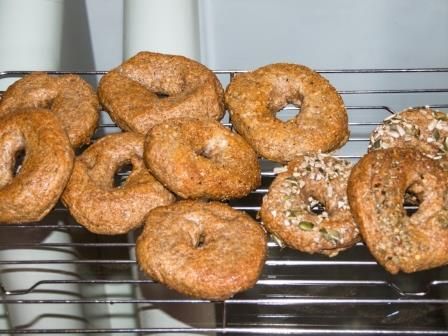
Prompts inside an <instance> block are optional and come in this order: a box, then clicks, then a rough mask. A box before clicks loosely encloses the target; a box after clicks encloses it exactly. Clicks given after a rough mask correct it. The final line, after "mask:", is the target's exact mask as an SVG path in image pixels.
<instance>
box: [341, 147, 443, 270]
mask: <svg viewBox="0 0 448 336" xmlns="http://www.w3.org/2000/svg"><path fill="white" fill-rule="evenodd" d="M405 192H412V193H414V194H415V195H416V196H417V198H418V200H419V201H420V204H419V206H418V210H417V211H416V212H415V213H414V214H412V215H408V214H407V213H406V211H405V209H404V207H403V203H404V195H405ZM348 199H349V203H350V207H351V209H352V212H353V216H354V217H355V220H356V221H357V223H358V224H359V226H360V230H361V234H362V236H363V238H364V241H365V242H366V244H367V246H368V247H369V249H370V251H371V252H372V254H373V255H374V257H375V258H376V259H377V260H378V262H379V263H380V264H381V265H383V266H384V267H385V268H386V270H388V271H389V272H391V273H397V272H399V271H403V272H407V273H409V272H415V271H419V270H424V269H428V268H433V267H437V266H441V265H444V264H446V263H447V262H448V175H447V173H446V172H444V171H443V169H442V168H441V167H440V166H439V165H438V164H437V162H436V161H435V160H432V159H429V158H427V157H426V156H424V155H423V154H422V153H421V152H419V151H416V150H413V149H411V148H397V147H394V148H390V149H379V150H377V151H372V152H370V153H368V154H367V155H365V156H364V157H363V158H362V159H361V160H360V161H359V162H358V163H357V164H356V165H355V167H354V168H353V170H352V173H351V175H350V178H349V183H348Z"/></svg>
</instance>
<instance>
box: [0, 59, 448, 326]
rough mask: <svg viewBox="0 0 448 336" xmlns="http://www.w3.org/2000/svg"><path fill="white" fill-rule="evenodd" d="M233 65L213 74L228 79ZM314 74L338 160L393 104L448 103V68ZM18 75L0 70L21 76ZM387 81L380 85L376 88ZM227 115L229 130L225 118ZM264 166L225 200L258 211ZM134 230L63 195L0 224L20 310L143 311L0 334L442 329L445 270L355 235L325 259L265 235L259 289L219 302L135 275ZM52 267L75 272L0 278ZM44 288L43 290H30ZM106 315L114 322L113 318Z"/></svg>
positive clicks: (12, 294)
mask: <svg viewBox="0 0 448 336" xmlns="http://www.w3.org/2000/svg"><path fill="white" fill-rule="evenodd" d="M238 72H240V71H215V73H216V74H217V75H218V76H219V77H220V79H221V80H222V82H223V84H224V85H225V84H226V83H228V81H229V80H230V79H231V77H232V76H233V75H235V74H236V73H238ZM320 72H321V73H322V74H324V75H325V76H327V77H328V78H329V79H330V80H331V81H332V82H333V83H335V86H336V87H338V88H343V90H341V91H340V93H341V94H342V95H343V97H344V100H345V102H346V105H347V108H348V111H349V119H350V128H351V134H352V135H351V138H350V140H349V143H348V144H347V145H346V146H345V147H344V148H342V149H341V150H339V151H338V152H337V153H335V154H336V155H337V156H339V157H343V158H347V159H350V160H353V161H356V160H357V159H358V158H359V157H360V156H361V155H362V154H363V153H364V152H365V149H366V146H367V141H368V134H369V133H370V131H371V130H372V129H373V127H375V125H378V124H379V123H380V122H381V120H382V119H383V118H384V117H385V116H387V115H388V114H390V113H393V112H396V111H399V110H401V109H402V108H404V107H406V106H411V105H414V106H417V105H429V106H430V107H434V108H438V109H442V110H447V109H448V104H447V102H448V68H420V69H354V70H353V69H346V70H321V71H320ZM26 73H28V72H0V79H3V78H9V77H20V76H23V75H24V74H26ZM50 73H53V74H65V73H77V74H80V75H82V76H85V77H86V78H90V79H91V80H92V79H93V80H94V78H95V77H96V76H100V75H102V74H104V72H103V71H98V72H96V71H95V72H92V71H91V72H61V71H52V72H50ZM360 83H362V87H361V88H360ZM385 83H386V84H387V85H388V87H387V88H384V85H386V84H385ZM295 113H297V108H296V107H287V108H285V110H284V111H282V112H280V114H279V115H280V117H285V118H287V117H288V116H289V115H291V114H295ZM103 117H104V116H103ZM227 120H228V119H227ZM224 123H225V124H226V125H227V126H229V127H231V123H230V122H228V121H224ZM109 131H111V132H116V131H119V130H118V129H117V128H116V126H115V125H114V124H113V123H112V122H110V121H109V120H107V118H105V117H104V118H103V122H102V124H101V125H100V127H99V129H98V136H101V135H102V134H104V133H107V132H109ZM261 163H262V167H263V173H262V185H261V186H260V188H258V189H257V190H255V191H254V192H252V193H251V194H250V195H249V196H247V197H246V198H244V199H241V200H233V201H230V202H229V203H230V204H231V205H232V206H233V207H235V208H237V209H240V210H244V211H247V212H248V213H249V214H250V215H251V216H253V217H254V218H256V214H257V211H258V210H259V206H260V203H261V199H262V197H263V195H264V194H265V193H266V192H267V189H268V187H269V185H270V183H271V182H272V180H273V178H274V177H275V174H274V172H273V169H274V168H275V167H277V166H278V165H277V164H275V163H272V162H269V161H266V160H262V162H261ZM54 233H58V234H63V235H65V236H69V237H70V239H69V240H66V239H65V238H64V239H61V240H60V241H58V239H56V240H52V241H51V242H48V241H47V240H46V237H48V236H49V235H51V234H54ZM137 234H138V232H137V233H134V234H131V235H128V236H126V235H123V236H116V237H106V236H97V235H93V234H91V233H88V232H87V231H86V230H85V229H83V228H82V227H81V226H79V225H78V224H77V223H75V222H74V221H73V220H72V219H71V218H70V216H69V214H68V212H67V211H66V209H65V208H64V207H63V206H62V205H60V204H59V205H57V206H56V208H55V209H54V211H53V212H52V213H51V214H50V215H49V216H48V217H47V218H46V220H44V221H43V222H41V223H36V224H28V225H23V224H17V225H3V226H0V252H1V251H6V250H13V251H15V250H17V251H20V253H17V257H13V258H2V259H0V270H1V271H0V280H1V281H2V282H1V288H0V289H1V290H2V291H3V293H2V294H3V295H2V300H1V301H0V302H1V303H4V304H5V305H6V306H7V307H11V306H13V307H18V309H19V310H18V311H21V309H23V311H26V309H27V308H28V307H31V306H33V307H34V306H38V307H40V306H41V307H42V311H43V314H44V311H45V307H48V305H51V306H54V305H60V306H61V309H63V307H66V306H67V305H75V304H77V305H80V306H82V307H83V309H84V310H87V311H88V310H90V311H91V310H92V309H93V310H94V309H98V310H101V309H103V308H104V307H111V306H114V307H117V306H120V305H126V306H129V305H131V306H133V307H134V308H135V312H136V316H137V315H138V316H140V321H139V322H136V324H135V325H134V326H133V327H127V326H120V325H116V323H115V324H114V323H111V324H110V327H103V326H100V327H98V324H96V322H95V321H94V320H93V319H90V318H89V315H88V314H84V317H83V318H82V321H81V322H82V325H83V327H82V328H71V329H64V328H54V329H52V326H49V327H35V326H34V325H33V324H30V325H26V326H21V327H20V328H12V329H3V330H0V334H2V335H3V334H64V333H67V334H68V333H69V334H86V335H90V334H129V335H136V334H150V333H197V334H221V333H227V334H269V335H274V334H312V335H327V334H344V335H347V334H353V335H355V334H356V335H357V334H363V335H370V334H371V335H374V334H386V335H390V334H393V335H403V334H413V335H422V334H425V335H439V334H446V335H448V267H443V268H438V269H434V270H429V271H425V272H419V273H416V274H411V275H404V274H400V275H396V276H392V275H390V274H388V273H387V272H385V271H384V270H383V269H382V268H381V267H379V266H378V265H377V264H376V262H375V261H374V259H373V258H372V257H371V255H370V253H369V252H368V250H367V249H366V247H365V246H364V245H363V244H362V243H359V244H357V245H356V246H355V247H353V248H352V249H350V250H348V251H345V252H343V253H341V254H340V255H339V256H337V257H335V258H331V259H329V258H327V257H323V256H318V255H308V254H304V253H299V252H297V251H293V250H291V249H288V248H284V249H281V248H279V246H277V245H276V244H275V243H274V242H273V241H271V242H269V254H268V260H267V261H266V265H265V267H264V271H263V274H262V276H261V278H260V280H259V281H258V283H257V285H256V287H254V288H253V289H251V290H248V291H246V292H244V293H240V294H238V295H236V296H235V297H234V298H232V299H229V300H226V301H225V302H209V301H205V300H196V299H191V298H187V297H183V296H181V295H179V294H177V293H175V292H171V291H169V290H167V289H165V288H164V287H163V286H161V285H160V284H158V283H155V282H153V281H151V280H150V279H147V278H146V277H145V276H144V275H142V274H140V273H139V271H138V268H137V265H136V262H135V256H134V250H133V248H134V241H135V236H136V235H137ZM65 236H64V237H65ZM23 251H25V253H22V252H23ZM27 251H28V252H27ZM45 251H64V252H66V253H67V254H68V255H69V256H70V257H64V258H57V259H46V258H45V257H42V255H45V254H40V253H39V252H45ZM49 265H53V266H54V265H56V267H63V266H67V265H70V266H71V267H72V269H74V270H75V271H76V272H75V273H76V274H73V277H72V278H70V279H62V280H61V279H60V278H59V277H58V276H54V277H53V276H52V275H51V272H50V273H49V275H48V277H47V278H45V279H41V280H38V281H35V282H32V281H31V282H30V281H29V282H28V283H29V285H27V286H26V287H24V288H16V287H15V286H14V284H11V283H7V281H5V280H4V279H5V277H4V275H5V274H6V273H7V272H11V270H12V271H14V272H20V271H23V270H29V269H33V268H45V267H48V266H49ZM123 285H126V286H128V287H130V288H131V290H132V293H133V296H132V297H124V298H123V297H121V296H119V295H114V294H107V293H106V294H104V295H101V294H98V291H96V292H95V288H96V287H98V288H100V287H101V286H109V288H112V287H114V286H117V287H119V286H123ZM70 286H77V287H78V288H81V290H80V292H79V293H77V294H76V295H72V296H69V297H68V298H67V297H64V298H62V299H61V298H59V296H58V295H57V294H58V293H61V292H64V291H69V290H70V288H72V287H70ZM101 288H103V287H101ZM100 292H101V291H100ZM42 293H43V294H44V295H41V296H38V295H37V294H42ZM92 293H95V294H92ZM22 307H23V308H22ZM198 307H200V308H201V309H203V311H205V312H211V315H212V316H211V317H210V316H208V318H207V319H205V318H204V319H202V318H197V317H191V316H190V315H191V314H184V313H185V312H188V311H191V310H195V309H198ZM153 308H157V309H160V310H163V311H167V312H171V311H177V312H178V314H177V315H176V319H178V320H179V321H181V322H182V323H183V325H182V326H180V327H179V326H178V325H176V326H174V325H173V326H158V325H155V326H151V325H149V326H148V325H146V324H145V321H144V317H143V321H142V316H144V315H141V314H142V312H144V311H145V310H149V309H153ZM8 309H9V308H8ZM179 312H180V314H179ZM105 318H106V319H109V320H112V319H114V318H115V317H114V316H112V315H110V316H106V317H105ZM138 320H139V319H137V321H138Z"/></svg>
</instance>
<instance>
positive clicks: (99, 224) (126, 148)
mask: <svg viewBox="0 0 448 336" xmlns="http://www.w3.org/2000/svg"><path fill="white" fill-rule="evenodd" d="M143 143H144V137H143V136H142V135H140V134H136V133H118V134H112V135H107V136H105V137H103V138H101V139H100V140H99V141H97V142H96V143H95V144H93V145H92V146H90V147H89V148H87V149H86V150H85V151H84V152H83V154H82V155H80V156H79V157H77V158H76V161H75V165H74V168H73V174H72V176H71V178H70V181H69V182H68V184H67V187H66V189H65V191H64V194H63V196H62V201H63V202H64V204H65V205H66V206H67V208H68V209H69V211H70V213H71V214H72V215H73V217H74V218H75V219H76V221H77V222H78V223H80V224H81V225H83V226H84V227H86V228H87V229H88V230H89V231H91V232H94V233H99V234H109V235H112V234H121V233H126V232H129V231H130V230H132V229H134V228H136V227H138V226H140V225H141V224H142V223H143V221H144V219H145V218H146V215H147V214H148V212H149V211H150V210H151V209H153V208H155V207H157V206H161V205H166V204H170V203H172V202H174V200H175V198H174V196H173V195H172V194H171V193H170V192H169V191H167V190H166V189H165V188H164V187H163V186H162V185H161V184H160V183H159V182H158V181H157V180H156V179H155V178H154V177H152V176H151V174H149V172H148V171H147V169H146V167H145V165H144V163H143V159H142V156H143ZM126 164H131V165H132V171H131V173H130V175H129V177H128V178H127V180H126V181H125V182H124V183H123V184H122V185H121V186H119V187H114V175H115V173H116V172H117V170H118V169H119V168H120V167H122V166H124V165H126Z"/></svg>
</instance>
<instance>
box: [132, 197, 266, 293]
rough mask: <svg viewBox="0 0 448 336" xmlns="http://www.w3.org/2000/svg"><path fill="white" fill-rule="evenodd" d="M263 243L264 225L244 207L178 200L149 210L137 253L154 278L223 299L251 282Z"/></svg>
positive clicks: (185, 290) (260, 261)
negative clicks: (245, 210)
mask: <svg viewBox="0 0 448 336" xmlns="http://www.w3.org/2000/svg"><path fill="white" fill-rule="evenodd" d="M266 243H267V241H266V235H265V233H264V231H263V229H262V228H261V227H260V225H258V223H257V222H255V221H254V220H253V219H252V218H251V217H249V215H247V214H245V213H244V212H240V211H237V210H234V209H232V208H231V207H229V206H228V205H226V204H222V203H218V202H210V203H203V202H199V201H180V202H178V203H175V204H172V205H168V206H164V207H159V208H157V209H154V210H152V211H151V212H150V213H149V215H148V218H147V220H146V224H145V226H144V229H143V233H142V234H141V235H140V236H139V237H138V239H137V244H136V255H137V262H138V264H139V266H140V268H141V269H143V271H145V272H146V273H147V274H148V275H149V276H150V277H151V278H153V279H154V280H156V281H159V282H161V283H163V284H165V285H167V286H168V287H170V288H172V289H175V290H176V291H179V292H181V293H183V294H186V295H189V296H193V297H198V298H202V299H210V300H224V299H226V298H229V297H231V296H233V295H234V294H235V293H237V292H240V291H243V290H246V289H249V288H251V287H252V286H254V285H255V283H256V281H257V280H258V277H259V276H260V273H261V270H262V268H263V266H264V261H265V258H266V250H267V248H266V246H267V244H266Z"/></svg>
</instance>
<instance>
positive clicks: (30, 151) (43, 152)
mask: <svg viewBox="0 0 448 336" xmlns="http://www.w3.org/2000/svg"><path fill="white" fill-rule="evenodd" d="M0 147H1V148H2V150H1V155H0V222H1V223H26V222H36V221H39V220H41V219H42V218H43V217H44V216H45V215H47V214H48V213H49V212H50V210H51V209H52V208H53V207H54V205H55V204H56V202H57V201H58V199H59V196H60V195H61V193H62V191H63V190H64V187H65V185H66V183H67V181H68V179H69V177H70V173H71V171H72V167H73V159H74V154H73V150H72V148H71V147H70V143H69V140H68V138H67V135H66V134H65V132H64V130H63V129H62V126H61V124H60V122H59V120H58V119H57V118H56V116H54V115H53V114H52V113H50V112H49V111H48V110H43V109H36V108H35V109H26V110H22V111H20V112H19V111H17V112H16V113H13V114H10V115H7V116H6V117H3V118H2V119H1V120H0ZM20 152H24V153H25V157H24V160H23V163H22V165H21V167H20V170H18V172H15V171H14V170H15V167H16V166H18V162H16V161H17V159H18V158H17V154H18V153H20Z"/></svg>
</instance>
